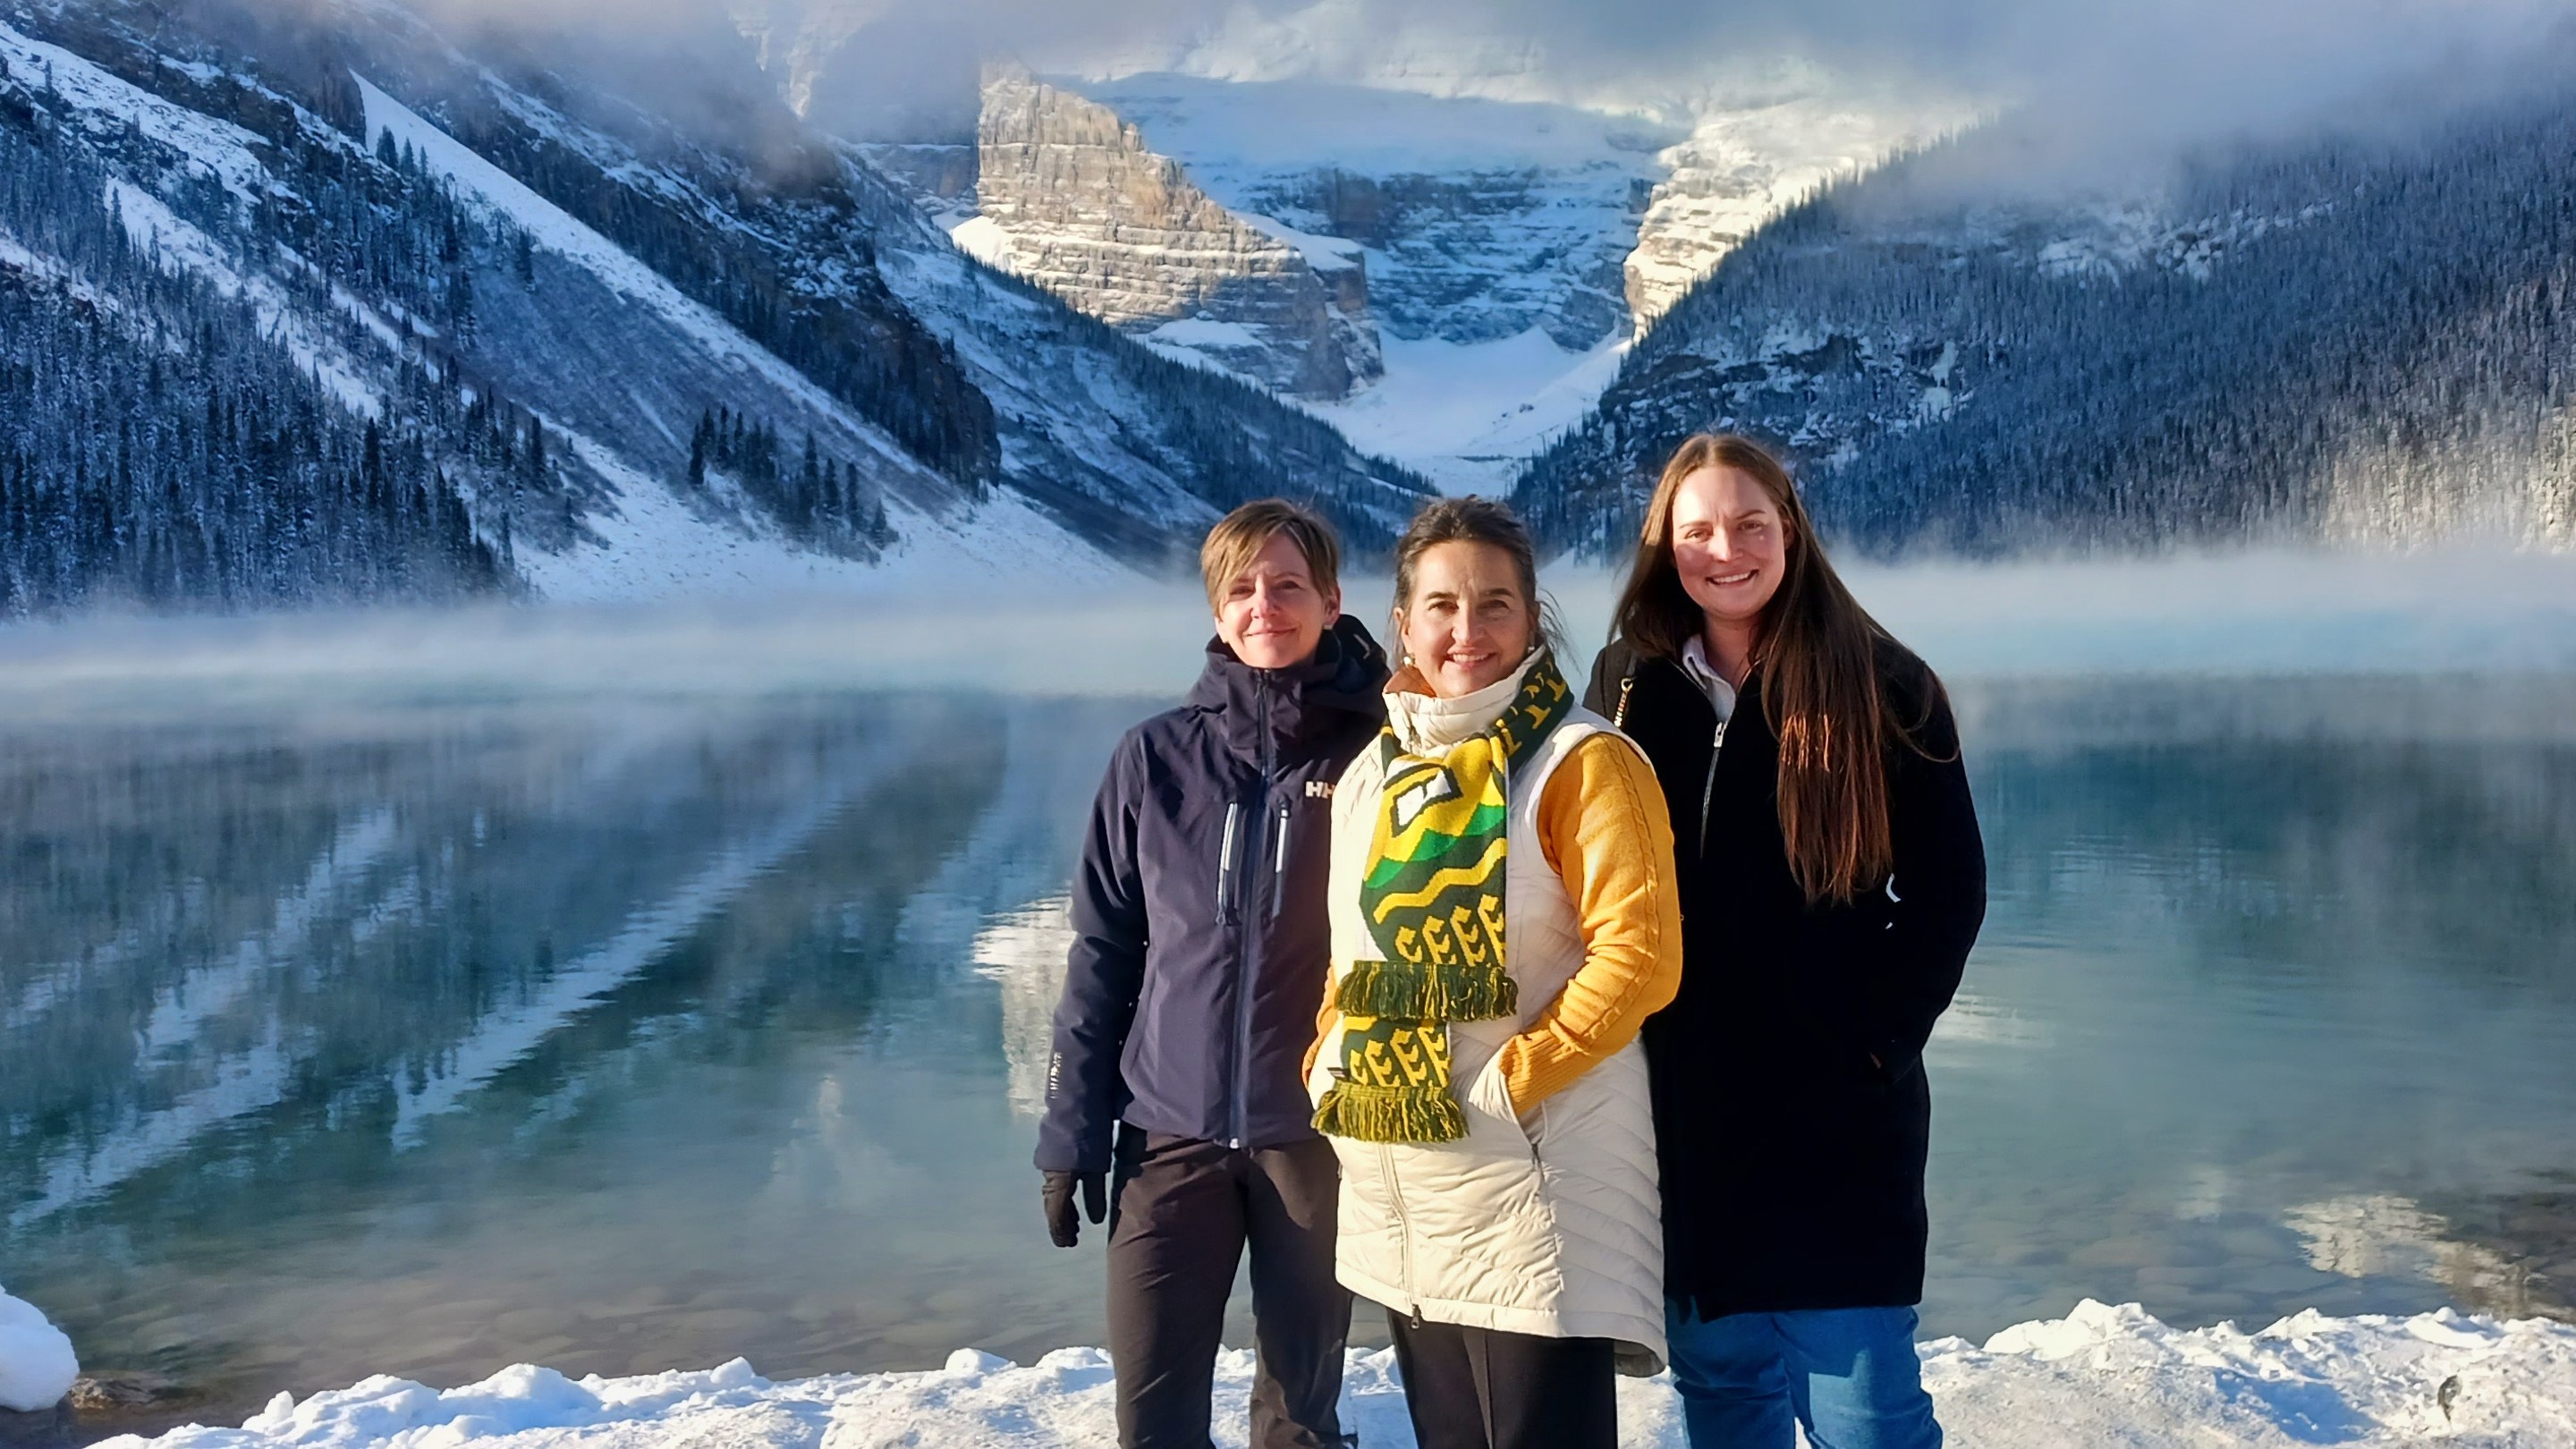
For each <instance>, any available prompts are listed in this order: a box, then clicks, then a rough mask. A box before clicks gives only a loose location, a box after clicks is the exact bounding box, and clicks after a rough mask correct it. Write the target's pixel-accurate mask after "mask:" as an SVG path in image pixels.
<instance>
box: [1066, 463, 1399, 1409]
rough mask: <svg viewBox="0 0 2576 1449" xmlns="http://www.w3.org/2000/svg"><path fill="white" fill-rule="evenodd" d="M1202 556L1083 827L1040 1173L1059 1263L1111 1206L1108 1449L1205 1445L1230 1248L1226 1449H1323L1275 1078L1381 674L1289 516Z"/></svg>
mask: <svg viewBox="0 0 2576 1449" xmlns="http://www.w3.org/2000/svg"><path fill="white" fill-rule="evenodd" d="M1199 563H1200V571H1201V573H1202V574H1203V575H1204V577H1205V580H1206V583H1207V596H1208V606H1209V608H1210V610H1211V611H1212V612H1213V613H1214V614H1215V619H1216V637H1215V638H1214V639H1211V640H1210V641H1208V646H1207V662H1206V665H1205V667H1204V669H1203V671H1202V672H1201V674H1200V675H1199V681H1198V684H1197V686H1196V687H1195V688H1193V689H1192V690H1191V691H1190V695H1189V699H1188V701H1187V702H1185V703H1184V704H1182V705H1181V707H1180V708H1178V709H1174V710H1167V711H1165V712H1164V713H1162V714H1158V715H1156V716H1154V717H1153V718H1152V719H1149V720H1147V721H1145V722H1144V723H1143V724H1141V725H1138V726H1137V727H1136V728H1135V729H1133V730H1130V731H1129V732H1128V733H1127V736H1126V738H1125V739H1122V740H1120V741H1119V743H1118V748H1117V752H1116V753H1115V755H1114V756H1113V757H1112V758H1111V760H1110V763H1109V771H1108V776H1107V778H1105V779H1104V780H1102V782H1101V785H1100V795H1099V799H1098V800H1097V802H1096V803H1095V804H1094V805H1093V807H1092V812H1091V825H1090V829H1089V832H1088V833H1087V834H1086V835H1085V837H1084V841H1083V850H1082V865H1081V869H1080V871H1079V873H1078V874H1077V875H1076V876H1075V879H1074V889H1073V903H1072V917H1073V932H1074V941H1073V948H1072V951H1071V953H1070V959H1069V960H1068V962H1067V963H1066V970H1065V981H1064V996H1063V999H1062V1001H1061V1002H1060V1004H1059V1005H1058V1006H1057V1008H1056V1015H1055V1050H1054V1056H1053V1058H1052V1059H1051V1060H1050V1061H1049V1063H1048V1066H1047V1103H1046V1118H1045V1121H1044V1124H1043V1125H1042V1126H1041V1127H1040V1129H1039V1135H1038V1151H1037V1165H1038V1167H1039V1168H1040V1169H1041V1170H1043V1171H1044V1173H1045V1179H1044V1181H1045V1187H1044V1205H1045V1208H1046V1218H1047V1228H1048V1231H1049V1233H1050V1234H1051V1235H1052V1236H1053V1237H1054V1239H1055V1242H1056V1244H1057V1245H1058V1246H1059V1247H1067V1248H1069V1247H1072V1246H1074V1244H1075V1241H1076V1239H1077V1237H1078V1236H1079V1234H1080V1231H1081V1228H1080V1223H1079V1221H1078V1219H1077V1216H1076V1198H1077V1196H1078V1197H1079V1198H1080V1199H1081V1207H1082V1209H1083V1210H1084V1211H1085V1212H1086V1213H1087V1214H1088V1216H1089V1217H1090V1219H1091V1221H1093V1222H1095V1223H1097V1222H1099V1221H1100V1220H1101V1217H1102V1216H1103V1212H1104V1209H1106V1210H1108V1216H1109V1254H1108V1257H1109V1347H1110V1355H1111V1359H1112V1362H1113V1363H1114V1365H1115V1367H1116V1373H1117V1393H1118V1442H1119V1444H1120V1445H1121V1446H1123V1449H1208V1445H1209V1443H1210V1438H1209V1412H1210V1410H1209V1396H1210V1393H1211V1391H1212V1389H1213V1387H1214V1383H1215V1373H1216V1354H1217V1346H1218V1335H1219V1334H1220V1333H1221V1332H1222V1331H1223V1329H1224V1326H1225V1305H1226V1299H1227V1297H1228V1295H1229V1294H1230V1293H1231V1292H1232V1291H1233V1288H1234V1275H1235V1267H1236V1265H1237V1264H1238V1263H1239V1262H1240V1261H1241V1260H1242V1258H1243V1255H1244V1252H1245V1249H1246V1248H1247V1247H1249V1248H1250V1250H1251V1256H1252V1327H1253V1342H1254V1349H1255V1370H1254V1375H1253V1387H1252V1422H1251V1440H1250V1442H1251V1444H1252V1445H1253V1446H1254V1449H1338V1446H1340V1445H1341V1444H1342V1443H1343V1442H1344V1441H1343V1436H1342V1433H1341V1427H1340V1423H1339V1418H1338V1410H1337V1408H1336V1404H1337V1401H1338V1400H1339V1399H1340V1397H1341V1386H1342V1348H1343V1343H1344V1341H1345V1339H1346V1338H1347V1337H1348V1336H1349V1330H1350V1317H1351V1301H1350V1295H1349V1294H1348V1293H1347V1292H1345V1291H1343V1289H1342V1288H1341V1287H1340V1286H1339V1285H1338V1284H1336V1283H1335V1282H1334V1281H1333V1211H1334V1202H1335V1192H1336V1184H1335V1181H1334V1174H1335V1167H1334V1158H1333V1151H1332V1149H1331V1148H1329V1147H1327V1146H1325V1145H1324V1143H1323V1142H1322V1141H1321V1140H1320V1139H1319V1138H1318V1137H1317V1135H1316V1133H1315V1130H1314V1128H1313V1126H1312V1125H1311V1124H1310V1122H1309V1118H1310V1117H1311V1115H1312V1104H1311V1103H1309V1102H1308V1101H1307V1099H1306V1094H1305V1092H1304V1090H1303V1088H1302V1086H1301V1084H1300V1081H1299V1073H1300V1070H1301V1063H1302V1061H1303V1059H1304V1057H1305V1054H1306V1052H1307V1051H1308V1049H1309V1048H1310V1046H1311V1045H1312V1043H1313V1041H1314V1033H1315V1015H1314V1013H1315V997H1316V995H1317V994H1318V993H1319V992H1321V991H1322V990H1323V987H1324V978H1325V976H1326V974H1327V972H1328V970H1329V968H1330V953H1329V951H1328V950H1327V947H1326V933H1325V921H1324V880H1325V868H1326V863H1327V855H1328V852H1329V844H1330V831H1329V829H1328V825H1329V820H1330V810H1331V793H1332V782H1333V781H1334V780H1335V779H1336V778H1338V777H1339V776H1340V775H1341V773H1342V770H1343V769H1344V767H1345V766H1347V765H1348V764H1349V763H1350V762H1351V759H1352V757H1353V756H1355V755H1357V754H1358V753H1359V751H1360V750H1361V748H1362V747H1364V746H1365V745H1367V744H1368V742H1369V741H1370V740H1372V739H1374V738H1375V737H1376V735H1377V731H1378V726H1379V723H1380V722H1381V721H1382V720H1383V719H1384V718H1385V716H1386V707H1385V705H1384V703H1383V702H1382V701H1381V699H1380V695H1379V689H1380V686H1382V685H1383V684H1384V683H1385V680H1386V656H1385V654H1384V653H1383V652H1382V651H1380V650H1379V648H1378V647H1377V644H1376V642H1375V641H1374V640H1372V639H1370V638H1369V635H1368V631H1367V630H1365V629H1363V628H1361V627H1360V625H1359V623H1358V621H1357V620H1354V619H1350V618H1346V617H1343V616H1342V614H1341V583H1340V578H1339V571H1340V551H1339V548H1338V546H1337V545H1336V543H1335V541H1334V538H1333V532H1332V529H1331V527H1330V526H1329V525H1327V524H1326V523H1325V522H1324V521H1323V520H1322V519H1321V518H1318V517H1316V516H1315V515H1314V514H1313V513H1311V512H1309V511H1308V510H1306V509H1304V508H1301V507H1298V506H1297V505H1295V504H1292V503H1288V502H1285V501H1282V500H1280V499H1275V498H1273V499H1264V500H1262V501H1260V502H1256V503H1247V504H1245V505H1243V506H1242V507H1241V508H1238V509H1236V510H1234V511H1233V512H1232V513H1230V514H1227V515H1226V516H1225V518H1224V519H1223V520H1222V521H1220V522H1219V523H1218V524H1217V526H1216V527H1215V528H1214V529H1212V530H1211V531H1210V532H1209V534H1208V537H1207V542H1206V545H1205V546H1204V547H1203V548H1202V549H1201V550H1200V553H1199Z"/></svg>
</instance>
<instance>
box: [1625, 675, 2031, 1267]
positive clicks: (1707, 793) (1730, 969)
mask: <svg viewBox="0 0 2576 1449" xmlns="http://www.w3.org/2000/svg"><path fill="white" fill-rule="evenodd" d="M1879 669H1880V678H1881V687H1882V688H1883V689H1884V690H1886V691H1887V692H1888V694H1889V697H1890V699H1891V701H1892V702H1893V704H1894V705H1895V707H1896V710H1897V716H1898V718H1899V719H1902V720H1909V721H1910V720H1913V719H1916V718H1918V717H1923V716H1924V715H1925V713H1926V711H1925V706H1926V703H1927V701H1928V702H1929V703H1930V705H1931V708H1930V710H1929V716H1928V718H1926V719H1925V723H1924V725H1923V727H1922V729H1921V730H1920V731H1919V732H1918V736H1917V742H1918V743H1919V744H1920V745H1921V747H1922V748H1921V749H1920V750H1917V749H1914V748H1909V747H1908V746H1906V745H1904V744H1901V743H1900V744H1897V745H1894V746H1892V747H1890V748H1889V749H1888V751H1887V753H1886V756H1885V758H1886V761H1887V769H1888V797H1889V800H1888V807H1889V808H1888V813H1889V821H1888V824H1889V829H1890V831H1891V833H1892V835H1893V837H1894V840H1893V845H1894V849H1895V872H1894V875H1893V876H1892V878H1891V879H1890V880H1889V881H1888V882H1887V887H1886V888H1885V889H1883V890H1878V891H1872V892H1869V893H1866V894H1864V895H1862V896H1860V897H1859V898H1857V899H1855V900H1854V901H1852V902H1851V903H1850V904H1848V905H1833V904H1810V903H1809V902H1808V901H1807V899H1806V895H1805V893H1804V892H1803V891H1801V890H1800V889H1799V887H1798V884H1797V882H1796V880H1795V879H1794V878H1793V877H1792V876H1791V875H1790V873H1789V861H1788V849H1787V846H1786V845H1785V844H1784V843H1783V840H1782V836H1781V832H1780V814H1779V797H1778V775H1779V767H1780V747H1779V740H1778V739H1777V737H1776V736H1775V735H1774V734H1773V732H1772V729H1771V722H1770V720H1769V719H1768V718H1767V716H1766V714H1765V710H1764V706H1763V700H1762V680H1761V675H1760V672H1759V670H1756V672H1755V673H1754V675H1753V677H1751V678H1749V679H1748V680H1746V682H1745V686H1744V689H1743V690H1742V691H1741V693H1740V696H1739V698H1738V699H1737V701H1736V707H1735V710H1734V714H1733V717H1732V719H1731V721H1730V722H1729V724H1728V726H1727V729H1726V734H1725V743H1724V745H1723V747H1722V748H1714V749H1713V747H1714V744H1715V740H1716V736H1717V713H1716V710H1715V709H1714V708H1713V707H1712V706H1711V705H1710V703H1709V701H1708V696H1707V695H1705V694H1703V693H1702V692H1701V691H1700V688H1699V686H1698V685H1696V684H1695V683H1693V682H1692V681H1691V680H1690V678H1689V677H1688V676H1687V675H1686V674H1685V673H1684V672H1683V670H1682V668H1681V666H1680V665H1679V664H1678V663H1677V662H1676V661H1673V660H1670V659H1663V658H1649V657H1642V656H1639V655H1638V654H1636V653H1635V652H1634V651H1632V650H1630V649H1629V648H1628V647H1627V645H1626V644H1625V643H1624V642H1614V643H1612V644H1611V646H1610V647H1609V648H1608V649H1606V650H1604V651H1603V652H1602V654H1601V657H1600V658H1599V659H1598V660H1596V661H1595V662H1594V664H1593V672H1592V684H1591V688H1590V690H1589V691H1588V692H1587V694H1586V696H1585V700H1584V702H1585V703H1586V704H1588V705H1590V706H1591V707H1592V708H1594V709H1596V710H1598V711H1600V712H1601V713H1603V714H1605V715H1609V716H1611V717H1612V718H1614V719H1618V720H1620V721H1621V727H1622V728H1624V729H1625V730H1626V731H1627V732H1628V734H1629V736H1630V737H1631V738H1633V739H1635V740H1636V741H1637V743H1638V744H1639V745H1640V746H1641V747H1643V748H1644V750H1645V752H1646V756H1647V758H1648V759H1650V760H1652V761H1653V762H1654V765H1655V773H1656V775H1657V776H1658V778H1659V779H1660V780H1661V782H1662V784H1663V788H1664V797H1665V801H1666V804H1667V805H1668V806H1669V807H1670V808H1671V810H1672V817H1673V837H1674V846H1675V855H1676V866H1677V868H1678V871H1679V874H1680V892H1681V903H1682V950H1683V962H1684V965H1683V969H1682V986H1681V993H1680V995H1679V996H1678V997H1677V998H1676V999H1675V1000H1674V1002H1673V1004H1672V1005H1671V1006H1669V1007H1667V1008H1665V1009H1664V1010H1663V1011H1662V1012H1660V1013H1658V1014H1657V1015H1656V1016H1654V1017H1653V1018H1652V1019H1650V1020H1649V1021H1648V1022H1647V1023H1646V1027H1645V1032H1644V1040H1645V1043H1646V1053H1647V1064H1648V1072H1649V1076H1650V1080H1651V1082H1652V1084H1653V1092H1654V1106H1655V1132H1656V1147H1657V1152H1658V1154H1659V1157H1660V1160H1661V1165H1662V1177H1663V1200H1664V1256H1665V1270H1664V1275H1665V1285H1666V1289H1667V1291H1668V1292H1669V1293H1670V1295H1671V1296H1673V1297H1674V1298H1677V1299H1682V1300H1685V1301H1688V1302H1690V1303H1692V1304H1693V1305H1695V1306H1696V1307H1697V1308H1698V1310H1699V1312H1700V1313H1701V1314H1702V1315H1703V1316H1715V1315H1719V1314H1726V1313H1744V1312H1783V1311H1789V1310H1795V1309H1813V1308H1864V1307H1889V1306H1895V1305H1901V1304H1910V1303H1917V1302H1920V1301H1921V1300H1922V1297H1923V1260H1924V1242H1925V1238H1926V1235H1927V1220H1926V1213H1925V1209H1924V1200H1923V1172H1924V1163H1925V1159H1926V1156H1927V1152H1928V1147H1929V1143H1930V1136H1931V1117H1932V1098H1931V1092H1930V1089H1929V1087H1928V1085H1927V1084H1926V1082H1925V1080H1924V1075H1923V1062H1922V1053H1923V1044H1924V1041H1925V1039H1926V1038H1928V1037H1929V1036H1930V1035H1931V1033H1932V1024H1933V1022H1934V1021H1935V1020H1936V1019H1937V1018H1938V1017H1939V1016H1940V1015H1941V1013H1942V1012H1943V1011H1944V1010H1946V1009H1947V1008H1948V1007H1949V1004H1950V998H1951V996H1952V994H1953V993H1955V992H1956V991H1957V989H1958V986H1959V978H1960V974H1961V971H1962V969H1963V968H1964V966H1965V965H1966V962H1967V959H1968V950H1969V947H1970V946H1971V945H1973V944H1974V943H1975V941H1976V938H1977V929H1978V926H1979V925H1980V924H1981V923H1982V922H1983V920H1984V919H1985V909H1986V862H1985V846H1984V842H1983V840H1982V839H1981V838H1980V837H1979V835H1978V832H1977V812H1976V806H1975V803H1974V802H1973V801H1972V800H1971V799H1970V798H1969V794H1968V776H1967V771H1966V769H1965V767H1964V766H1963V765H1962V764H1961V763H1960V759H1959V749H1958V731H1957V727H1956V726H1955V724H1954V723H1953V722H1952V720H1951V717H1950V711H1949V708H1948V704H1947V701H1946V700H1944V699H1941V698H1939V697H1938V696H1937V695H1936V694H1935V693H1934V691H1935V688H1936V686H1935V685H1934V683H1933V679H1932V675H1931V672H1930V670H1928V669H1927V668H1925V667H1924V665H1923V663H1922V661H1920V660H1919V659H1916V658H1915V657H1914V656H1913V655H1912V654H1910V653H1908V652H1906V651H1905V650H1904V649H1902V648H1901V647H1898V646H1895V645H1892V644H1891V645H1887V646H1884V647H1882V649H1881V651H1880V658H1879ZM1623 685H1624V693H1625V699H1624V708H1623V699H1622V693H1623ZM1712 754H1714V758H1712ZM1703 802H1705V805H1703Z"/></svg>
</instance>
